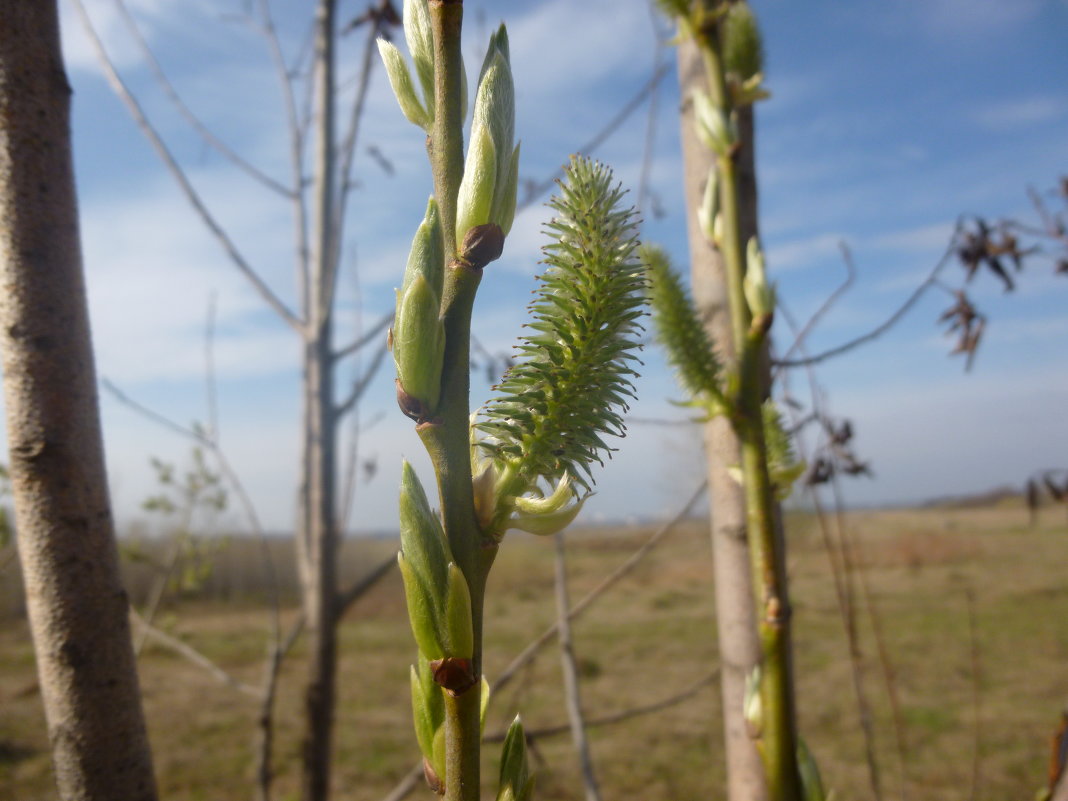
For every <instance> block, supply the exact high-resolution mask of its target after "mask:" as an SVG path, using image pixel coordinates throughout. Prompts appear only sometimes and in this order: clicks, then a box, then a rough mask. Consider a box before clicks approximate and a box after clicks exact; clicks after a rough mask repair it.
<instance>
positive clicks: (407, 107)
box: [378, 39, 434, 131]
mask: <svg viewBox="0 0 1068 801" xmlns="http://www.w3.org/2000/svg"><path fill="white" fill-rule="evenodd" d="M378 53H379V55H380V56H381V57H382V63H383V64H384V65H385V67H386V75H388V76H389V85H390V86H391V87H392V88H393V95H394V96H395V97H396V98H397V103H398V104H399V105H400V108H401V111H402V112H404V116H405V117H407V118H408V122H410V123H412V124H413V125H418V126H419V127H420V128H422V129H423V130H427V131H428V130H429V129H430V126H431V125H432V124H433V121H434V117H433V114H428V113H427V110H426V109H425V108H423V104H422V103H420V102H419V98H418V97H417V96H416V94H415V84H413V83H412V74H411V72H410V71H409V70H408V62H406V61H405V60H404V56H403V55H402V54H401V51H400V50H398V49H397V46H396V45H395V44H393V43H392V42H390V41H389V40H388V39H379V40H378Z"/></svg>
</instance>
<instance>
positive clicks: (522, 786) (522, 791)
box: [497, 715, 534, 801]
mask: <svg viewBox="0 0 1068 801" xmlns="http://www.w3.org/2000/svg"><path fill="white" fill-rule="evenodd" d="M533 790H534V777H533V776H531V775H530V769H529V767H528V766H527V736H526V733H525V732H524V731H523V723H522V721H521V720H520V719H519V716H518V715H517V716H516V718H515V720H514V721H512V725H511V726H509V727H508V733H507V734H506V735H505V737H504V746H503V747H502V749H501V777H500V785H499V789H498V791H497V801H508V800H509V799H511V800H512V801H529V799H530V798H531V796H532V795H533Z"/></svg>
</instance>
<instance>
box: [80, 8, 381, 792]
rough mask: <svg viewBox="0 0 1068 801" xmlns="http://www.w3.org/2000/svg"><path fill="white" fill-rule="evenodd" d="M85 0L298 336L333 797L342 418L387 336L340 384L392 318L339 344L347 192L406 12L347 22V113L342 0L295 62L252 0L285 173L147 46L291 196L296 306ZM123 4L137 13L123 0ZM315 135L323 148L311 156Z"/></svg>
mask: <svg viewBox="0 0 1068 801" xmlns="http://www.w3.org/2000/svg"><path fill="white" fill-rule="evenodd" d="M76 6H77V7H78V9H79V11H80V12H81V14H82V17H83V21H85V22H86V27H87V29H88V30H89V33H90V36H91V38H92V39H93V40H94V43H95V45H96V47H97V50H98V52H99V54H100V56H101V62H102V64H103V67H104V70H105V73H106V74H107V77H108V79H109V81H110V82H111V84H112V86H113V88H114V89H115V91H116V92H117V94H118V95H119V96H120V97H121V98H122V100H123V101H124V102H125V103H126V105H127V107H128V109H129V110H130V113H131V115H132V116H133V117H134V119H135V121H136V122H137V123H138V125H139V126H140V128H141V129H142V131H143V132H144V133H145V135H146V136H147V137H148V138H149V140H150V141H151V143H152V144H153V146H154V148H155V149H156V151H157V153H158V154H159V155H160V157H161V159H162V160H163V161H164V163H165V165H166V166H167V168H168V169H169V170H170V172H171V173H172V175H173V176H174V178H175V179H176V181H177V182H178V184H179V186H180V187H181V189H182V191H183V193H184V194H185V196H186V198H187V199H188V200H189V202H190V203H191V205H192V206H193V208H194V210H195V211H196V212H197V213H198V215H199V216H200V218H201V221H202V222H203V223H204V225H205V226H206V227H207V228H208V230H209V231H210V232H211V233H212V235H213V236H214V237H215V238H216V239H217V240H218V242H219V244H220V245H221V246H222V248H223V250H224V251H225V253H226V255H227V256H228V258H229V259H230V261H231V262H232V264H233V265H234V266H235V267H236V268H237V269H238V271H239V272H240V273H241V274H242V275H244V276H245V277H246V278H247V279H248V280H249V281H250V283H251V284H252V286H253V288H254V289H255V290H256V291H257V292H258V293H259V294H260V296H261V297H262V298H263V300H264V301H265V302H266V303H267V305H268V306H269V307H270V308H271V309H272V310H273V311H274V312H275V313H276V314H277V316H278V317H279V319H280V320H281V321H282V322H283V323H285V324H286V325H288V326H289V327H290V328H291V329H292V330H293V331H294V332H295V334H296V335H297V337H298V339H299V341H300V345H301V378H302V380H301V397H302V412H301V426H300V432H301V472H300V477H299V491H298V494H297V497H298V501H297V505H298V508H297V515H296V518H297V531H296V551H297V568H298V576H299V579H300V584H301V595H302V601H303V617H302V620H303V625H304V629H305V632H306V635H307V637H308V640H309V646H308V652H309V655H310V658H309V660H308V673H307V678H306V681H305V687H304V711H305V729H304V735H303V744H302V759H303V768H302V779H301V787H302V790H301V797H302V798H303V799H305V801H323V800H324V799H326V798H327V797H328V795H329V789H330V760H331V749H332V742H331V741H332V729H333V714H334V704H335V695H336V684H337V677H336V666H337V631H336V630H337V624H338V621H339V619H340V617H341V614H342V612H343V611H344V608H345V606H346V605H347V603H349V602H351V600H352V599H353V598H354V597H355V595H354V593H352V592H342V591H340V590H339V588H338V585H337V581H338V576H337V567H336V566H337V561H338V560H337V555H338V550H339V547H340V541H341V532H340V530H339V529H340V523H339V514H340V509H341V508H342V506H343V503H344V501H343V499H342V498H341V497H340V496H341V495H342V493H341V492H340V491H339V481H338V449H339V447H338V441H339V438H340V434H341V424H342V423H343V421H344V420H345V418H346V416H347V415H348V414H349V413H350V412H352V411H353V409H354V408H355V407H356V405H357V404H358V403H359V401H360V399H361V398H362V396H363V393H364V391H365V390H366V389H367V386H368V385H369V383H370V380H371V378H372V377H373V376H374V374H375V373H376V371H377V369H378V367H379V365H380V364H381V362H382V358H383V356H384V353H385V350H384V347H383V348H380V349H379V352H378V354H377V355H376V356H375V357H373V358H372V359H371V360H369V363H368V366H367V367H366V368H365V370H364V371H363V373H362V375H361V376H360V377H358V378H357V379H356V380H355V381H354V383H353V385H352V386H351V387H350V388H348V389H347V390H342V389H340V388H339V387H338V386H337V382H336V381H335V375H336V371H337V369H338V368H339V366H341V365H342V364H343V362H344V361H345V360H346V359H347V358H349V357H351V356H352V355H353V354H355V353H356V352H358V351H359V350H360V349H361V348H363V347H364V346H366V345H368V344H369V343H370V342H372V341H375V339H376V338H377V337H378V335H379V334H384V331H385V326H386V324H387V323H388V319H389V318H388V317H386V318H384V319H383V320H382V321H381V322H380V323H379V324H377V325H375V326H374V327H373V328H372V329H371V330H370V331H369V332H368V333H367V334H366V335H365V336H362V337H359V338H357V339H355V340H354V341H352V342H351V343H349V344H345V345H340V346H339V345H338V344H337V343H336V342H335V313H336V308H337V304H336V301H337V285H338V276H339V273H340V270H341V254H342V243H343V240H344V233H345V231H344V224H345V217H346V209H347V203H348V200H349V197H350V194H351V192H352V191H353V188H354V181H353V180H352V173H353V161H354V154H355V150H356V144H357V139H358V134H359V130H360V123H361V120H362V116H363V107H364V101H365V99H366V94H367V88H368V85H369V80H370V75H371V68H372V65H373V63H374V60H373V54H374V51H375V47H374V41H375V38H376V37H377V36H378V35H379V34H382V33H384V32H385V31H386V30H387V28H388V27H389V26H391V25H395V24H397V23H398V22H399V17H398V14H397V11H396V9H395V8H394V6H393V3H392V2H391V1H390V0H374V2H372V3H370V4H369V5H368V7H367V9H366V10H365V11H364V13H363V14H362V15H360V16H358V17H356V18H355V19H354V20H352V21H350V22H349V24H348V26H347V28H349V29H354V28H357V27H359V26H361V25H362V26H364V28H363V29H364V30H366V31H367V34H368V36H367V40H366V46H365V51H364V54H363V58H362V67H361V71H360V73H359V74H358V79H357V87H356V91H355V93H354V95H353V97H352V99H351V106H350V108H349V109H348V110H347V114H345V115H344V116H342V115H340V114H339V113H338V112H339V109H338V106H339V100H338V98H339V93H340V92H341V89H340V86H341V81H339V77H338V70H337V60H338V57H337V47H338V40H339V37H340V27H341V22H342V21H341V20H339V19H338V3H337V0H318V2H317V3H316V4H315V12H314V43H313V46H312V52H311V59H310V63H308V64H303V63H302V64H299V65H296V66H295V65H293V64H291V63H290V61H289V60H288V59H287V55H286V53H285V52H284V47H283V40H282V38H281V36H280V34H279V32H278V30H277V28H276V27H275V23H274V19H273V16H272V12H271V8H270V3H269V2H267V0H260V1H259V2H258V3H256V4H255V5H254V6H253V4H249V6H250V10H249V14H250V19H249V21H250V22H251V23H252V24H253V26H254V27H255V28H256V29H257V30H259V31H260V32H261V33H262V34H263V37H264V40H265V42H266V44H267V48H268V50H269V51H270V54H271V57H272V60H273V62H274V65H275V67H276V69H277V72H278V74H279V79H280V82H281V86H282V93H283V97H284V103H285V113H286V124H287V126H288V131H287V133H288V136H289V145H290V156H291V158H290V162H291V163H290V169H291V174H290V178H289V180H288V181H282V182H279V181H276V180H274V179H273V178H270V177H269V176H267V175H265V174H264V173H262V172H261V171H259V170H258V169H257V168H255V167H254V166H252V165H251V164H250V163H249V162H248V161H246V160H245V159H244V158H242V157H241V156H240V155H238V154H236V153H234V152H233V151H231V150H229V149H228V148H226V146H225V145H222V144H221V143H220V142H219V140H218V139H217V138H215V137H214V136H213V135H212V134H211V133H210V132H209V131H207V130H206V129H205V128H204V127H203V125H202V124H201V123H200V122H199V121H197V120H196V118H195V117H193V116H192V113H191V112H190V111H189V109H188V108H187V107H186V106H185V105H184V103H183V102H182V101H181V99H180V98H179V97H178V96H177V94H176V93H175V91H174V89H173V87H172V86H171V85H170V83H169V82H168V81H167V79H166V78H165V77H164V76H163V74H162V71H160V70H159V67H158V65H157V64H156V63H155V61H154V59H152V57H151V53H148V51H147V47H146V55H147V57H148V58H149V61H150V65H151V66H153V67H154V68H155V69H156V71H157V77H158V78H159V80H160V82H161V85H162V87H163V89H164V92H165V93H166V94H167V95H168V97H169V99H170V100H171V101H172V102H173V103H174V104H175V105H176V106H177V108H178V110H179V111H180V112H182V113H183V115H185V116H186V117H187V119H190V120H191V121H192V124H193V127H194V128H195V129H196V131H197V132H198V133H199V134H200V135H201V137H202V138H203V139H204V140H205V142H206V143H207V144H208V145H209V146H211V147H214V148H216V149H218V150H219V151H220V152H221V153H222V154H223V155H224V157H226V158H227V159H228V160H230V161H231V162H233V163H234V165H235V166H237V167H238V168H239V169H241V170H243V171H244V172H246V173H247V174H249V175H251V176H252V177H253V178H255V179H256V180H257V181H258V182H259V183H260V184H262V185H263V186H264V188H265V190H266V191H272V192H275V193H278V194H280V195H281V196H283V197H284V198H286V199H287V200H289V201H290V203H291V204H292V209H293V222H294V231H295V236H294V242H293V252H294V268H295V273H296V276H297V285H298V294H299V298H298V301H297V304H296V308H295V309H294V308H292V307H291V306H290V305H289V304H287V303H286V301H285V300H284V299H283V298H282V297H281V296H280V295H278V294H276V293H275V291H274V290H273V289H272V288H271V287H270V285H269V284H268V283H267V282H266V281H265V280H264V279H263V278H262V276H261V274H260V273H259V272H258V270H257V268H256V267H255V266H254V265H253V264H251V263H250V262H249V261H248V260H246V258H245V257H244V256H243V255H242V253H241V250H240V249H239V247H238V246H237V244H236V243H235V242H234V241H233V240H232V239H231V238H230V236H229V235H228V234H227V232H226V231H225V229H223V227H222V226H221V225H220V224H219V222H218V221H217V220H216V218H215V217H214V216H213V215H212V213H211V211H210V210H209V208H208V205H207V203H206V202H205V201H204V200H203V199H202V198H201V197H200V195H199V194H198V193H197V191H196V189H195V188H194V186H193V185H192V183H191V182H190V180H189V178H188V176H187V175H186V173H185V172H184V170H183V169H182V167H181V166H180V165H179V163H178V161H177V160H176V158H175V157H174V156H173V154H172V153H171V151H170V150H169V149H168V147H167V145H166V144H165V143H164V141H163V139H162V137H161V135H160V133H159V132H158V131H157V130H156V129H155V128H154V127H153V126H152V124H151V122H150V121H149V120H148V118H147V116H146V115H145V112H144V110H143V109H142V108H141V106H140V104H139V103H138V102H137V100H136V98H135V97H134V96H133V95H132V94H131V92H130V91H129V89H128V88H127V86H126V85H125V84H124V83H123V81H122V79H121V77H120V76H119V75H118V73H117V71H116V70H115V68H114V66H113V64H112V63H111V62H110V60H109V59H108V56H107V54H106V52H105V51H104V48H103V45H102V44H101V43H100V41H99V39H98V37H97V36H96V34H95V33H94V32H93V30H92V26H91V24H90V23H89V19H88V16H87V15H86V14H85V10H84V8H83V7H82V6H81V3H80V0H77V2H76ZM119 8H120V11H121V12H122V13H124V14H126V16H127V18H128V19H130V18H129V16H128V13H127V12H126V11H125V8H124V6H123V5H122V4H121V2H120V3H119ZM130 21H131V28H132V30H133V33H134V35H135V37H137V38H138V39H139V38H140V37H139V34H137V32H136V28H135V27H134V26H133V25H132V19H130ZM142 44H143V41H142ZM306 76H311V77H310V78H308V77H306ZM304 80H310V81H311V87H310V88H311V98H312V100H311V107H310V116H309V118H308V119H307V120H305V119H303V115H304V113H305V112H304V110H303V109H301V108H300V100H299V99H298V97H297V95H298V92H299V90H300V88H302V81H304ZM339 131H340V132H341V135H340V136H339ZM309 146H310V147H311V149H312V150H313V154H312V155H311V156H310V157H309V155H308V150H309ZM383 339H384V337H383Z"/></svg>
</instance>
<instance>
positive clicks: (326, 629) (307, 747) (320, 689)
mask: <svg viewBox="0 0 1068 801" xmlns="http://www.w3.org/2000/svg"><path fill="white" fill-rule="evenodd" d="M334 12H335V0H321V2H320V3H319V7H318V10H317V12H316V31H317V32H316V58H315V69H316V76H315V81H316V89H315V94H316V99H317V100H316V102H317V104H318V115H319V118H318V120H317V131H318V142H317V152H316V163H315V188H314V195H315V235H314V240H313V253H312V264H311V271H310V273H311V274H310V281H311V286H310V287H308V291H307V292H306V293H305V297H307V298H308V299H309V308H308V309H307V312H306V315H305V320H306V321H307V323H306V324H307V330H306V332H305V344H304V403H305V417H304V419H305V432H304V436H305V454H306V455H305V467H306V468H307V470H308V473H307V477H306V479H305V480H306V481H307V486H306V489H305V491H304V492H302V498H303V499H304V501H305V503H306V511H305V513H304V514H303V515H302V516H301V517H302V520H303V521H304V522H305V526H306V528H305V531H304V533H303V535H302V536H303V542H304V548H303V550H304V552H305V556H306V559H307V565H306V567H305V568H304V569H303V571H302V572H303V574H304V578H305V580H306V582H307V583H306V586H305V588H304V589H305V592H304V610H305V615H306V618H307V631H308V636H309V640H310V643H309V650H310V653H311V657H310V661H309V664H308V678H307V684H306V685H305V689H304V711H305V724H304V725H305V731H304V743H303V771H302V773H303V775H302V780H301V797H302V798H303V801H326V799H327V798H328V797H329V795H330V759H331V749H332V737H331V735H332V730H333V716H334V699H335V694H336V693H335V690H336V688H335V684H336V673H337V608H338V604H337V551H338V531H337V518H336V502H337V499H336V497H335V495H336V492H335V487H336V479H337V474H336V454H335V446H336V443H335V433H336V428H337V419H336V418H337V413H336V411H335V407H334V392H333V373H334V363H333V362H334V359H333V341H332V340H333V336H332V334H333V314H332V307H333V290H334V283H335V280H336V279H335V276H336V273H337V271H336V259H337V256H336V254H337V248H336V247H335V237H336V236H337V235H338V224H339V223H340V221H339V220H337V219H336V213H337V212H336V209H337V207H338V206H337V194H336V186H335V184H336V181H335V172H336V164H335V155H336V154H335V133H334V92H335V89H336V86H335V77H334V76H335V72H334V69H335V64H334V61H335V55H334V41H335V40H334V28H335V13H334ZM298 539H299V538H298Z"/></svg>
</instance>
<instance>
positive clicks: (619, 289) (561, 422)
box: [477, 158, 645, 490]
mask: <svg viewBox="0 0 1068 801" xmlns="http://www.w3.org/2000/svg"><path fill="white" fill-rule="evenodd" d="M623 194H624V193H623V190H622V188H621V187H620V186H619V185H618V184H614V183H613V178H612V173H611V171H610V170H609V169H608V168H607V167H604V166H603V165H601V164H598V163H595V162H592V161H589V160H587V159H583V158H575V159H573V160H572V162H571V164H570V166H569V167H568V169H567V180H566V182H564V183H561V184H560V191H559V194H558V196H556V197H554V198H553V200H552V201H550V203H549V205H550V207H551V208H553V209H554V210H555V212H556V216H555V217H554V218H553V219H552V220H551V221H550V222H549V223H548V224H547V225H546V231H547V233H548V234H549V235H550V236H551V237H552V242H550V244H548V245H546V246H545V247H544V248H543V252H544V254H545V264H546V265H547V268H546V270H545V272H544V273H543V274H542V275H541V276H540V279H539V280H540V287H539V289H538V290H537V296H536V298H535V300H534V302H533V303H532V304H531V311H532V316H533V318H534V320H533V323H532V324H531V325H530V326H529V327H530V328H531V330H532V331H533V333H531V334H530V335H528V336H527V337H525V338H524V339H523V340H522V341H521V342H520V344H519V346H518V348H519V351H520V353H521V354H522V358H521V361H520V362H519V363H517V364H516V365H515V366H514V367H512V368H511V369H510V370H509V371H508V373H507V374H506V375H505V377H504V379H503V380H502V381H501V384H500V387H499V390H500V395H499V396H498V397H497V398H495V399H494V400H492V401H490V402H489V403H488V404H487V406H486V410H485V412H484V415H483V419H482V421H481V422H479V423H478V424H477V425H478V428H479V429H480V430H481V431H482V432H483V433H485V434H487V435H488V436H487V438H486V439H484V440H483V441H482V442H481V445H482V447H483V448H485V449H486V450H487V451H488V452H489V455H490V456H492V457H493V458H494V459H497V460H501V461H509V462H514V463H516V464H518V471H519V474H520V476H521V478H522V479H523V480H524V483H525V485H526V486H533V485H534V484H535V482H536V481H537V480H539V479H544V480H546V481H549V482H552V483H555V482H556V481H558V480H559V479H560V478H562V477H563V476H564V474H565V473H566V474H568V475H570V476H571V480H572V481H573V482H575V483H576V484H577V485H578V486H580V487H581V488H583V489H586V490H588V489H589V486H590V482H592V472H591V464H592V463H593V462H598V463H603V456H604V454H606V453H608V452H609V451H610V450H611V448H609V447H608V445H607V444H606V443H605V441H604V439H603V437H604V435H606V434H612V435H614V436H623V433H624V426H623V418H622V416H621V412H623V411H625V410H626V408H627V406H626V403H627V399H629V398H632V397H633V396H634V386H633V384H632V382H631V379H632V377H634V376H636V375H637V373H636V372H635V371H634V369H633V367H632V363H633V362H636V361H637V357H636V355H635V353H634V351H636V350H637V349H638V348H639V344H638V337H639V335H640V333H641V331H642V327H641V324H640V322H639V318H640V317H641V316H642V315H643V314H644V312H643V311H642V303H643V300H644V295H645V279H644V276H643V270H642V266H641V263H640V262H639V260H638V258H637V245H638V241H637V235H636V231H635V227H634V223H635V220H634V211H633V209H621V208H620V204H621V201H622V198H623Z"/></svg>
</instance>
